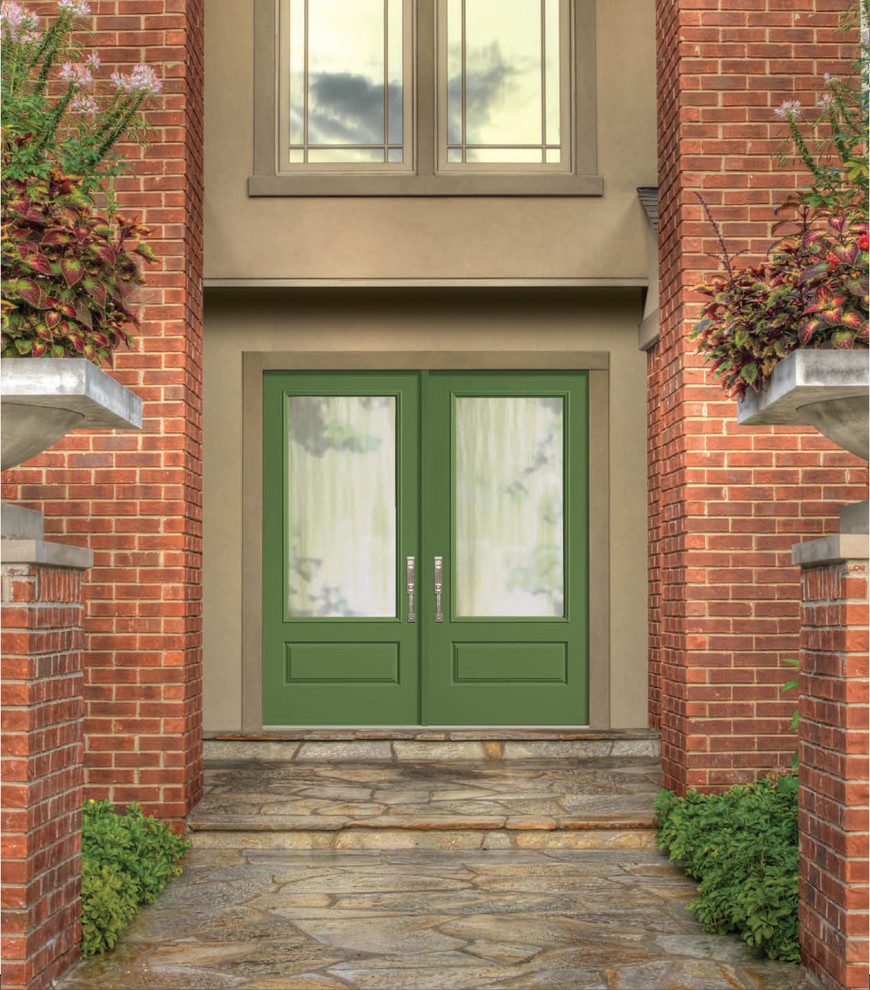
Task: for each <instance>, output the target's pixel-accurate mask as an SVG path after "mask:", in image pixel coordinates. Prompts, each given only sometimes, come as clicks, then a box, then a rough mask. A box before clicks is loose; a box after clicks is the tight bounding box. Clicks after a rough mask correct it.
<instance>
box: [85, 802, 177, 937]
mask: <svg viewBox="0 0 870 990" xmlns="http://www.w3.org/2000/svg"><path fill="white" fill-rule="evenodd" d="M189 847H190V842H189V841H188V840H187V839H183V838H182V837H181V836H179V835H175V834H174V833H173V832H172V830H171V829H170V827H169V825H167V824H166V823H165V822H159V821H157V820H156V819H155V818H152V817H151V816H148V817H147V818H146V817H145V815H143V814H142V809H141V808H140V807H139V805H138V804H130V805H128V807H127V810H126V813H125V814H121V813H119V812H116V811H115V809H114V807H113V806H112V805H111V804H109V802H108V801H94V800H90V801H86V802H85V805H84V809H83V813H82V955H83V956H92V955H94V954H95V953H97V952H105V951H106V950H107V949H111V948H112V946H113V945H114V944H115V942H116V941H117V940H118V936H119V935H120V934H121V932H122V931H123V930H124V929H125V928H126V927H127V925H128V924H129V923H130V919H131V918H132V917H133V915H134V914H136V912H137V911H138V910H139V909H140V908H141V906H142V905H143V904H151V903H152V902H153V901H155V900H156V899H157V896H158V894H160V892H161V891H162V890H163V888H164V887H165V886H166V884H167V881H168V880H169V879H170V878H171V877H173V876H178V874H179V873H181V866H180V865H179V863H178V861H179V860H180V859H181V858H182V857H183V856H184V855H185V853H186V852H187V850H188V848H189Z"/></svg>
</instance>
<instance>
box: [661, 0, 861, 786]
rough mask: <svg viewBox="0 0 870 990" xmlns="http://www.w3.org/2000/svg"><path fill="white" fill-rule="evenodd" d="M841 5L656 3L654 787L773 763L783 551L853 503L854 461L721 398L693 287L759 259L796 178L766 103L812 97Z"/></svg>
mask: <svg viewBox="0 0 870 990" xmlns="http://www.w3.org/2000/svg"><path fill="white" fill-rule="evenodd" d="M846 6H847V0H841V2H838V0H658V4H657V7H658V11H657V13H658V18H657V21H658V23H657V31H658V36H659V37H658V50H659V78H658V106H659V142H660V143H659V182H660V218H661V237H660V255H659V262H660V271H661V281H660V297H661V340H660V342H659V344H658V345H657V346H656V347H655V348H654V349H653V350H652V351H651V353H650V358H649V383H650V410H649V412H650V415H649V451H650V544H651V560H650V574H651V587H650V592H651V630H650V631H651V641H652V649H651V658H650V659H651V677H650V684H651V705H652V719H653V724H654V726H656V727H660V728H661V732H662V750H663V762H664V771H665V784H666V786H668V787H670V788H673V789H676V790H679V791H682V790H684V789H685V788H686V787H688V786H697V787H700V788H706V789H711V788H713V789H715V788H721V787H724V786H726V785H730V784H732V783H734V782H739V781H743V780H747V779H752V778H754V777H755V776H757V774H758V772H759V771H763V770H765V769H767V768H769V767H772V766H776V765H781V764H783V763H784V762H787V761H788V756H789V753H790V750H791V749H792V748H793V740H792V738H790V736H789V734H788V731H787V726H788V716H789V713H790V705H789V704H788V703H784V702H783V700H782V699H781V697H780V687H781V685H782V683H783V682H784V681H785V680H786V679H787V677H788V672H787V669H786V668H785V667H783V666H782V665H781V664H780V662H779V661H780V660H781V658H783V657H789V656H796V655H797V651H798V632H799V626H800V616H799V612H800V583H799V572H798V569H797V568H796V567H793V566H792V565H791V556H790V550H791V545H792V544H793V543H795V542H797V541H798V540H800V539H802V538H804V537H808V536H816V535H820V534H822V533H827V532H832V531H834V530H836V528H837V513H838V511H839V508H840V507H841V506H842V505H843V504H844V503H846V502H850V501H854V500H857V499H860V498H864V497H865V494H866V487H865V486H866V478H867V474H866V464H865V462H862V461H859V460H858V459H857V458H855V457H853V456H852V455H850V454H847V453H844V452H841V451H837V450H835V448H834V447H833V445H832V444H830V443H829V442H828V441H827V440H825V439H824V438H822V437H820V436H819V435H818V434H816V433H810V434H807V435H801V432H800V430H798V429H795V428H776V429H775V430H774V428H772V427H762V428H755V429H747V428H743V427H738V426H737V423H736V417H735V406H734V404H733V403H732V402H731V401H729V400H728V398H727V396H726V395H725V393H724V392H723V391H722V390H721V388H720V387H719V385H718V384H715V383H714V381H713V379H712V377H711V376H710V374H709V372H708V371H707V369H706V367H705V365H704V363H703V362H702V361H701V359H700V358H699V357H697V356H696V355H695V354H694V352H693V345H692V344H690V342H689V341H688V333H689V330H690V327H691V324H692V321H693V318H695V317H696V316H697V313H698V310H699V305H698V300H699V299H700V297H698V296H697V295H696V294H694V293H693V292H692V291H691V287H692V286H693V285H694V284H697V282H698V281H700V279H701V277H702V275H703V274H704V273H706V272H709V271H710V270H711V268H713V269H715V266H716V262H715V261H714V260H713V259H712V258H711V254H712V253H713V252H714V251H715V250H717V245H716V241H715V235H714V232H713V231H712V230H711V228H710V227H709V226H708V224H707V223H706V222H705V221H704V219H703V217H702V213H701V208H700V206H699V204H698V201H697V199H696V197H695V195H694V194H695V192H696V191H698V192H700V193H701V194H702V195H703V196H704V198H705V199H706V201H707V203H708V204H709V206H710V208H711V210H712V211H713V213H714V214H715V216H716V217H717V218H718V219H719V220H720V221H721V222H722V225H723V228H724V232H725V236H726V238H727V239H728V243H729V246H730V248H731V250H732V251H739V250H743V249H746V250H748V251H749V252H751V253H753V254H755V255H762V254H763V253H764V252H765V250H766V249H767V246H768V237H769V233H770V225H771V219H772V215H773V210H774V208H775V207H776V205H777V204H778V203H779V202H781V199H782V195H783V193H784V192H785V191H787V190H789V189H794V188H795V186H796V185H798V184H799V181H802V180H799V178H798V176H799V172H798V171H797V170H795V169H792V168H791V167H786V168H781V167H779V166H778V165H777V164H776V163H775V162H774V161H773V160H772V157H771V156H772V155H773V153H774V152H775V151H776V150H777V149H778V148H779V147H780V146H781V144H782V142H783V140H784V138H785V132H784V128H783V126H782V124H781V123H778V121H777V118H776V117H775V116H774V114H773V110H774V108H775V107H777V106H779V104H780V103H781V102H782V101H783V100H785V99H793V98H794V97H795V96H797V97H798V98H799V99H800V100H801V102H802V103H803V104H804V105H807V104H809V105H810V106H812V105H813V104H814V102H815V97H814V92H815V89H816V88H817V87H818V86H819V85H820V79H821V77H822V75H823V73H824V72H826V71H830V72H834V73H837V72H840V73H842V72H843V71H844V60H846V61H848V60H849V59H851V58H852V57H853V56H854V39H852V38H850V37H849V36H848V35H844V34H841V33H838V32H836V31H835V28H836V26H837V23H838V12H839V11H840V10H842V9H845V7H846Z"/></svg>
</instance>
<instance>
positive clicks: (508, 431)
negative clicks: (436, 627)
mask: <svg viewBox="0 0 870 990" xmlns="http://www.w3.org/2000/svg"><path fill="white" fill-rule="evenodd" d="M563 413H564V409H563V399H561V398H558V397H557V398H527V397H506V398H483V397H481V398H477V397H468V398H466V397H459V398H457V399H456V407H455V429H456V547H455V561H456V612H457V615H460V616H561V615H563V612H564V605H563V602H564V553H563V532H562V531H563V508H562V507H563V492H564V480H563V474H564V471H563V453H562V451H563V445H562V424H563Z"/></svg>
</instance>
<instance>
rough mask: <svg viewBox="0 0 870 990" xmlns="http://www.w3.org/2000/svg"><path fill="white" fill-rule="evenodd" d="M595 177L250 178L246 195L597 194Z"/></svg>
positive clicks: (599, 180)
mask: <svg viewBox="0 0 870 990" xmlns="http://www.w3.org/2000/svg"><path fill="white" fill-rule="evenodd" d="M603 194H604V179H603V178H602V177H601V176H600V175H552V174H551V175H541V174H537V175H531V174H526V175H493V174H492V173H489V174H486V175H468V174H466V175H456V174H449V175H446V174H441V175H374V174H368V175H311V174H308V175H288V174H281V175H251V176H249V177H248V195H249V196H602V195H603Z"/></svg>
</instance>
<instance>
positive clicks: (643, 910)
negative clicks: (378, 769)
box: [57, 848, 808, 990]
mask: <svg viewBox="0 0 870 990" xmlns="http://www.w3.org/2000/svg"><path fill="white" fill-rule="evenodd" d="M694 891H695V885H694V883H693V882H692V881H691V880H689V879H688V878H686V877H685V875H684V874H683V873H682V871H681V870H680V869H678V868H677V867H676V866H674V865H672V864H670V863H668V862H667V859H666V857H665V856H664V854H663V853H661V852H660V851H657V850H638V849H632V850H625V851H613V850H577V851H574V850H565V849H559V850H553V851H515V850H511V851H504V852H502V851H496V850H491V851H485V852H484V851H481V852H475V851H469V852H447V851H420V850H415V851H394V852H384V851H380V852H317V851H314V852H304V853H300V852H294V851H274V850H273V851H263V850H255V849H238V848H236V849H194V850H193V851H192V852H191V853H190V855H189V856H188V861H187V864H186V869H185V872H184V874H183V875H182V876H181V877H179V878H177V879H176V880H173V881H172V882H171V883H170V885H169V886H168V887H167V889H166V891H165V892H164V894H163V895H162V896H161V898H160V899H159V900H158V901H157V903H156V904H153V905H151V906H150V907H147V908H145V909H144V911H143V912H142V913H141V914H140V915H139V916H137V918H136V919H135V920H134V921H133V924H132V925H131V927H130V928H129V929H128V930H127V932H126V933H125V934H124V935H123V936H122V939H121V941H120V942H119V944H118V945H117V946H116V948H115V950H114V952H112V953H110V954H109V955H107V956H100V957H95V958H91V959H88V960H83V961H82V962H80V963H78V964H77V965H76V966H75V967H74V968H73V969H72V970H71V971H70V972H69V973H68V974H67V975H66V976H65V977H63V978H62V979H61V980H59V981H58V984H57V985H58V987H60V988H62V990H128V988H129V990H133V988H136V990H140V988H142V990H144V988H157V990H159V988H181V990H184V988H224V987H226V988H235V990H285V988H321V990H341V988H360V990H391V988H397V990H399V988H401V990H406V988H409V990H417V988H419V990H438V988H450V990H465V988H468V990H490V988H491V990H495V988H506V990H507V988H565V990H681V988H682V990H707V988H710V990H713V988H716V990H718V988H722V990H726V988H728V990H806V988H807V987H808V984H807V981H806V976H805V972H804V971H803V970H802V969H801V968H800V967H796V966H788V965H785V964H782V963H774V962H771V961H770V960H765V959H762V958H760V957H759V956H758V955H757V954H755V953H754V952H753V951H752V950H750V949H749V948H748V947H747V946H746V945H744V944H743V943H742V942H740V941H739V940H738V939H736V938H734V937H731V936H724V937H720V936H715V935H707V934H705V933H704V932H703V930H702V928H701V926H700V925H699V924H698V923H697V922H696V921H695V920H694V919H693V917H692V915H691V914H690V913H689V912H687V911H686V910H685V905H686V904H687V903H688V901H689V900H690V899H691V898H692V896H693V895H694Z"/></svg>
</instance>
